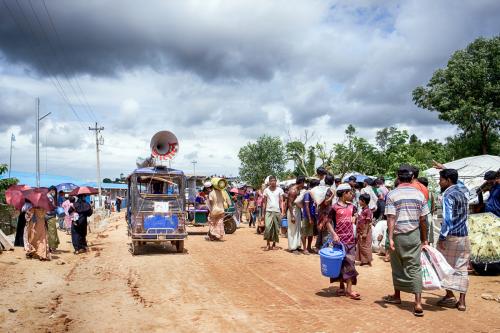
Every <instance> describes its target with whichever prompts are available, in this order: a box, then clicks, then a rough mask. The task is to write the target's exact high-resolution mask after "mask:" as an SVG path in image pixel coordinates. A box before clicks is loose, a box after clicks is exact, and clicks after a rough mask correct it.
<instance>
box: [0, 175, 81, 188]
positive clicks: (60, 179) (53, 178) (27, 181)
mask: <svg viewBox="0 0 500 333" xmlns="http://www.w3.org/2000/svg"><path fill="white" fill-rule="evenodd" d="M8 177H9V175H8V173H4V174H3V175H0V179H5V178H8ZM10 177H11V178H17V179H19V184H24V185H29V186H31V187H35V186H36V174H35V173H34V172H19V171H11V173H10ZM84 182H85V181H83V180H79V179H76V178H73V177H68V176H58V175H48V174H40V186H41V187H49V186H52V185H54V186H56V185H58V184H62V183H73V184H76V185H81V184H83V183H84Z"/></svg>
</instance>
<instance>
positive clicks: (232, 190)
mask: <svg viewBox="0 0 500 333" xmlns="http://www.w3.org/2000/svg"><path fill="white" fill-rule="evenodd" d="M229 192H230V193H234V194H238V193H239V192H240V191H239V190H238V189H237V188H236V187H233V188H232V189H231V190H229Z"/></svg>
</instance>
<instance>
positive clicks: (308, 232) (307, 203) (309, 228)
mask: <svg viewBox="0 0 500 333" xmlns="http://www.w3.org/2000/svg"><path fill="white" fill-rule="evenodd" d="M318 185H319V180H317V179H312V180H311V182H310V183H309V189H308V191H307V192H306V193H305V194H304V200H303V202H304V205H303V206H304V207H303V208H302V210H303V212H302V227H301V229H300V234H301V237H302V246H303V249H304V250H306V251H304V254H307V253H314V251H313V249H312V241H313V236H314V229H315V228H317V218H316V205H315V203H314V200H313V198H312V197H311V193H310V192H309V191H310V190H312V189H313V188H315V187H316V186H318Z"/></svg>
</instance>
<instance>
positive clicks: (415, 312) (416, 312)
mask: <svg viewBox="0 0 500 333" xmlns="http://www.w3.org/2000/svg"><path fill="white" fill-rule="evenodd" d="M413 315H414V316H415V317H423V316H424V310H422V309H418V310H417V309H416V308H413Z"/></svg>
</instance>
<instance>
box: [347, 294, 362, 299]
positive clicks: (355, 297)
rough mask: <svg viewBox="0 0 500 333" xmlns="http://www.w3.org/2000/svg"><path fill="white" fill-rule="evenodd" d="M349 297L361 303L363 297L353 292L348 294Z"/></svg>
mask: <svg viewBox="0 0 500 333" xmlns="http://www.w3.org/2000/svg"><path fill="white" fill-rule="evenodd" d="M347 295H349V298H350V299H353V300H355V301H359V300H361V295H360V294H358V293H356V292H352V293H350V294H347Z"/></svg>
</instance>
